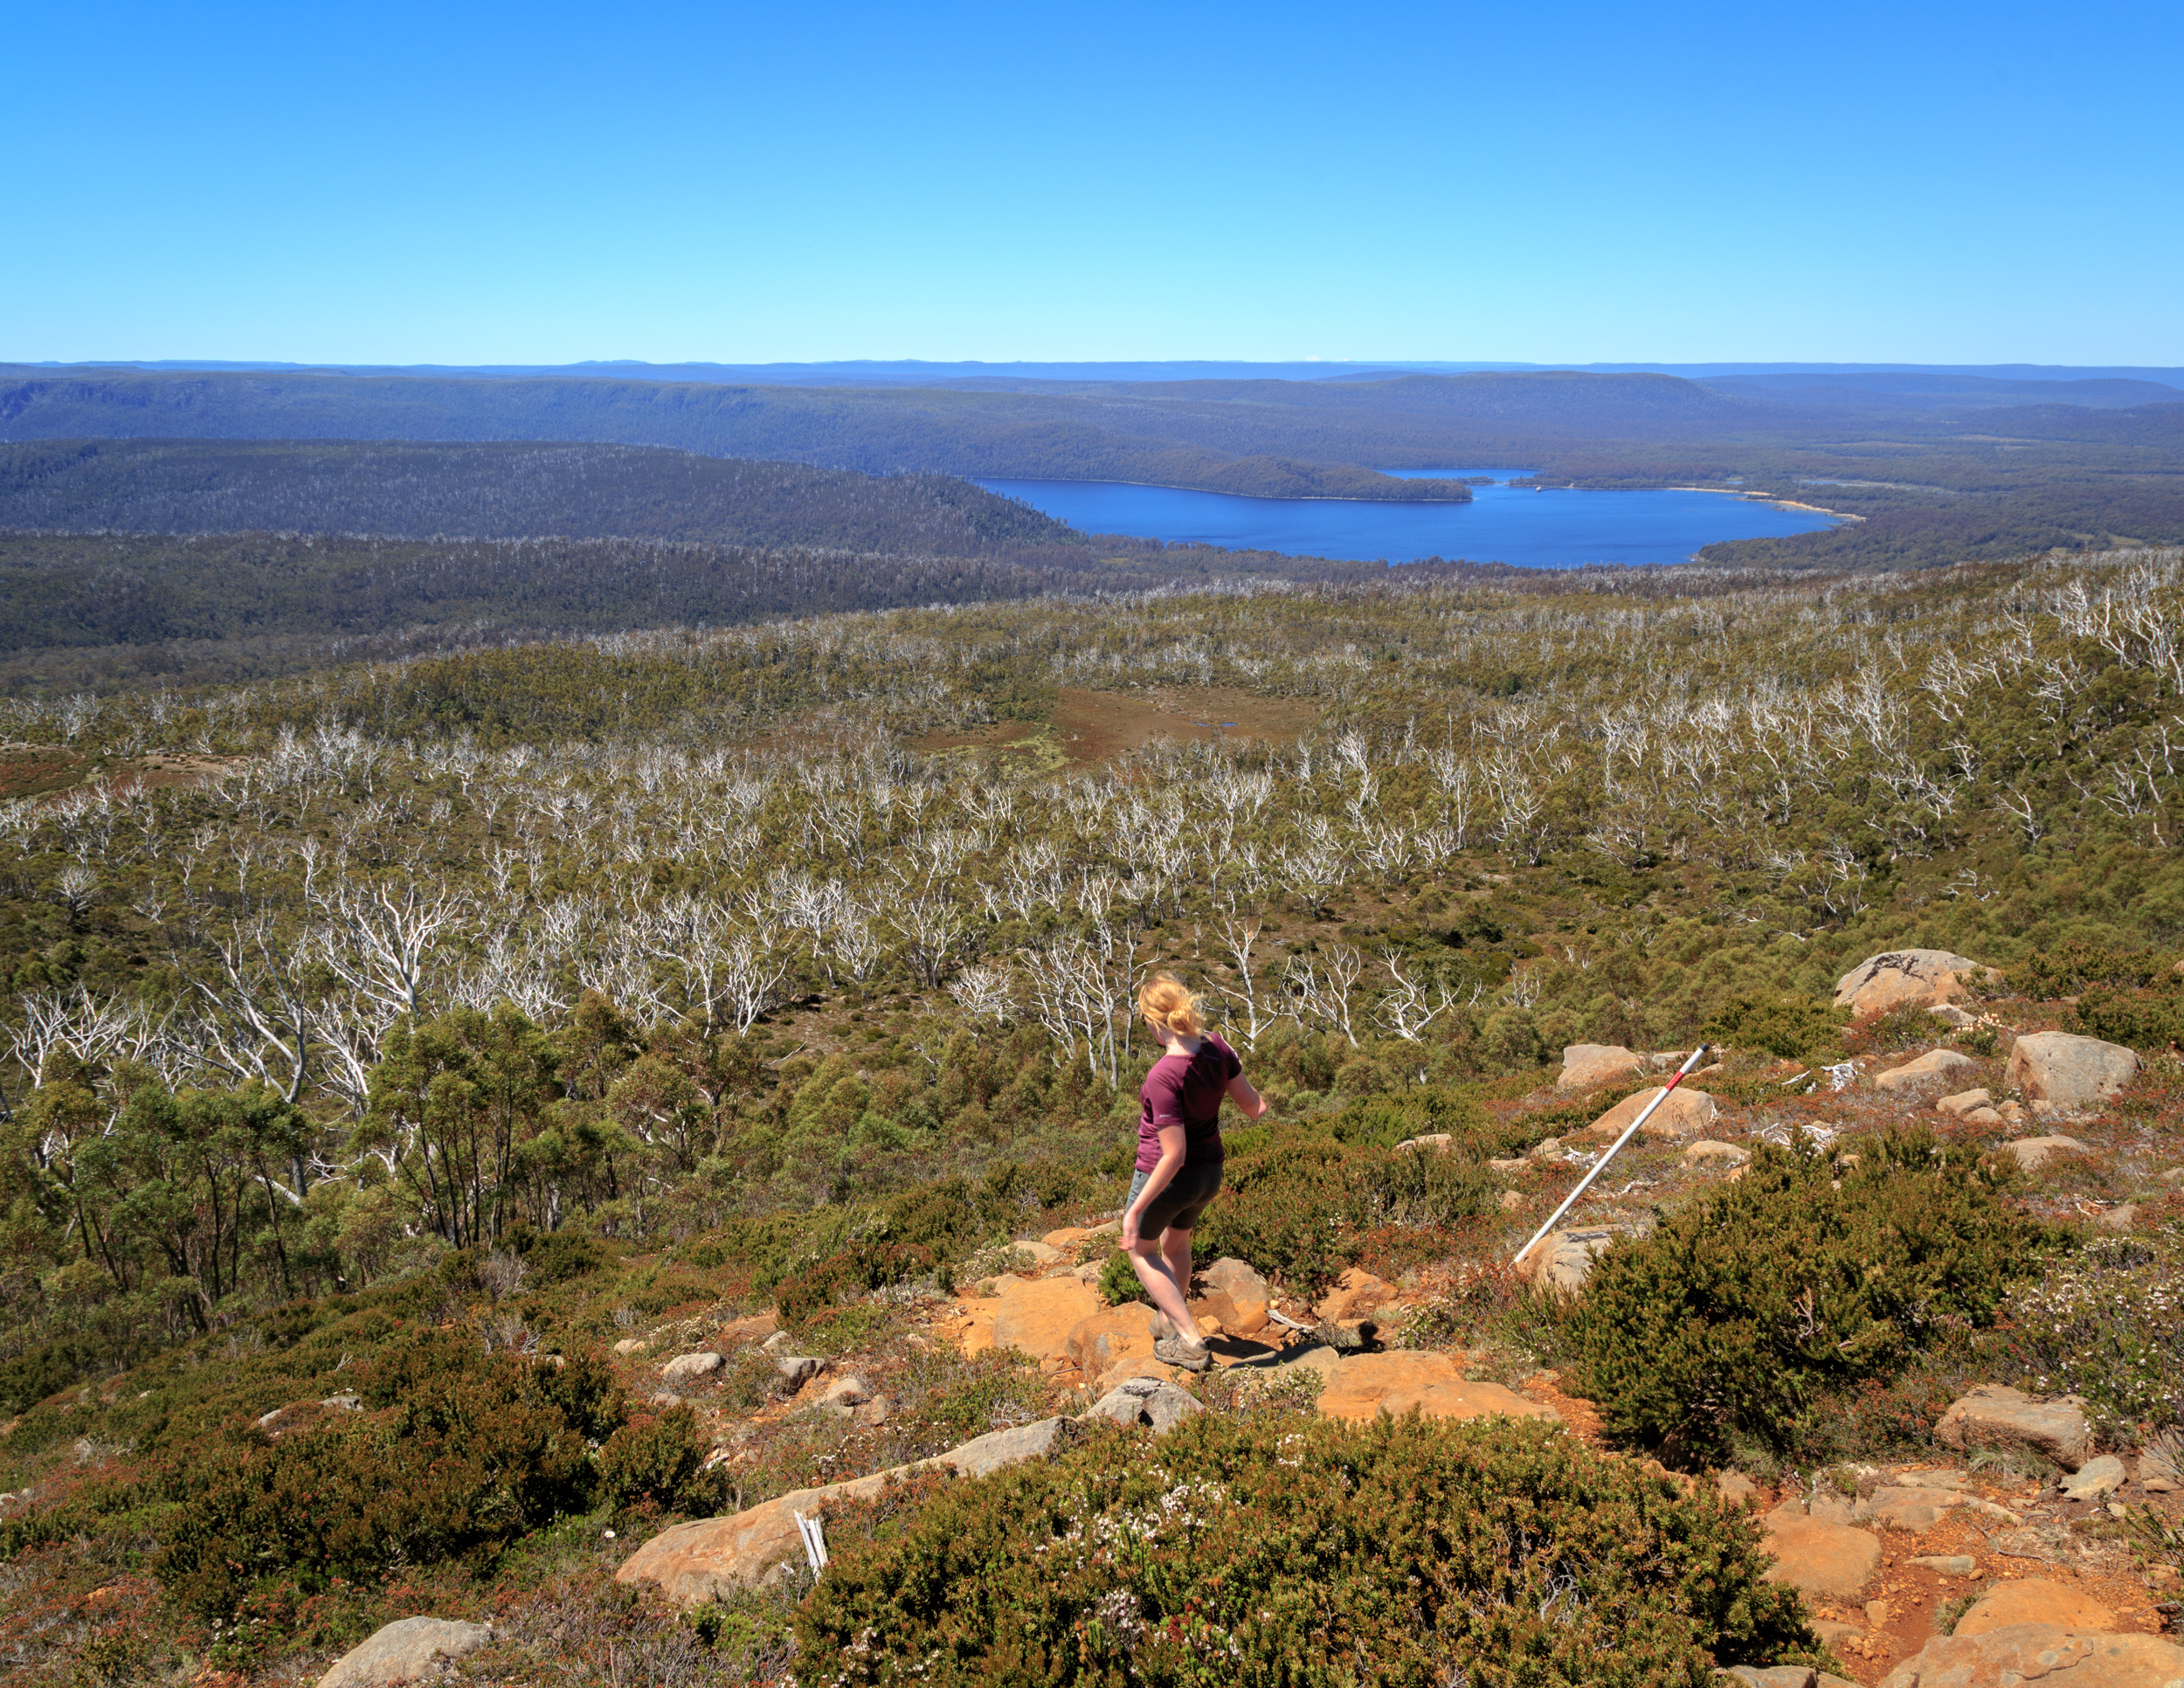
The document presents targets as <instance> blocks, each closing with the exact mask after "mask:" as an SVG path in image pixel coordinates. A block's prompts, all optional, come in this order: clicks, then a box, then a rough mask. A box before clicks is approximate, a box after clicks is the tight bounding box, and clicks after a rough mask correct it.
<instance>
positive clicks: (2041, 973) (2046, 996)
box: [2003, 938, 2176, 1002]
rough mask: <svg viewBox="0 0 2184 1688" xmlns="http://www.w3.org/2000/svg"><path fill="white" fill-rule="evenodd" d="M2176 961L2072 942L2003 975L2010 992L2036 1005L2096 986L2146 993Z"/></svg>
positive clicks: (2154, 953)
mask: <svg viewBox="0 0 2184 1688" xmlns="http://www.w3.org/2000/svg"><path fill="white" fill-rule="evenodd" d="M2175 960H2176V958H2175V957H2174V956H2172V955H2168V954H2166V953H2164V952H2163V951H2159V950H2114V949H2110V948H2108V947H2107V946H2106V945H2105V944H2087V943H2084V942H2081V941H2080V940H2078V939H2076V938H2073V939H2072V940H2071V941H2070V943H2068V944H2064V945H2063V947H2062V948H2061V949H2059V950H2040V951H2034V953H2033V954H2032V955H2031V956H2029V957H2028V958H2026V959H2025V960H2024V961H2023V962H2022V963H2020V964H2019V965H2016V966H2015V967H2012V968H2010V969H2009V971H2008V972H2007V973H2005V974H2004V975H2003V979H2004V981H2005V982H2006V983H2007V984H2008V986H2009V988H2010V989H2011V990H2013V991H2015V993H2017V994H2018V995H2019V996H2022V997H2028V998H2030V999H2031V1000H2033V1001H2035V1002H2051V1001H2053V1000H2055V999H2056V998H2057V997H2061V996H2077V995H2079V994H2081V993H2084V992H2085V991H2088V990H2091V988H2092V987H2094V986H2106V987H2108V988H2109V989H2111V990H2125V991H2131V990H2144V989H2146V987H2147V986H2154V985H2159V984H2160V983H2161V981H2162V979H2163V978H2164V976H2165V975H2166V976H2167V977H2168V978H2170V979H2174V978H2175V977H2176V975H2175V973H2174V972H2172V971H2171V970H2172V968H2173V967H2174V963H2175Z"/></svg>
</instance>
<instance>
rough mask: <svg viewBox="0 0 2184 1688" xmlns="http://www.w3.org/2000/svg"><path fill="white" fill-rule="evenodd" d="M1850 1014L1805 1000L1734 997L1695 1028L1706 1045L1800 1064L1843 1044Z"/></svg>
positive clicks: (1782, 997)
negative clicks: (1763, 1053) (1760, 1053)
mask: <svg viewBox="0 0 2184 1688" xmlns="http://www.w3.org/2000/svg"><path fill="white" fill-rule="evenodd" d="M1849 1019H1850V1013H1849V1010H1848V1009H1846V1008H1838V1007H1834V1006H1833V1005H1832V1004H1829V1003H1826V1002H1822V1001H1821V1000H1820V999H1819V998H1818V997H1810V996H1738V997H1733V998H1731V1000H1730V1001H1729V1004H1728V1006H1727V1007H1724V1008H1722V1009H1721V1010H1719V1011H1718V1012H1717V1013H1716V1014H1715V1015H1714V1017H1713V1018H1712V1019H1711V1020H1708V1021H1707V1022H1706V1024H1705V1025H1704V1026H1703V1027H1700V1028H1699V1035H1700V1036H1701V1037H1702V1038H1704V1039H1705V1040H1706V1041H1708V1042H1709V1043H1725V1044H1727V1045H1729V1046H1730V1047H1731V1048H1738V1049H1764V1050H1765V1051H1766V1053H1767V1054H1769V1055H1780V1057H1781V1058H1782V1059H1783V1060H1785V1061H1804V1060H1807V1059H1808V1058H1809V1057H1811V1056H1812V1055H1814V1054H1815V1053H1817V1052H1818V1051H1820V1050H1822V1049H1832V1048H1835V1046H1836V1045H1837V1044H1839V1043H1841V1042H1842V1028H1843V1027H1844V1026H1845V1025H1847V1024H1848V1023H1849Z"/></svg>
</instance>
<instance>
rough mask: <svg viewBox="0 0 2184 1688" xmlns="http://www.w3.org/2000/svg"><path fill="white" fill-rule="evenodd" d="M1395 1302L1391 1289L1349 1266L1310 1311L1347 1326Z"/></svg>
mask: <svg viewBox="0 0 2184 1688" xmlns="http://www.w3.org/2000/svg"><path fill="white" fill-rule="evenodd" d="M1394 1299H1395V1286H1394V1285H1393V1283H1385V1282H1383V1281H1382V1280H1381V1279H1379V1278H1377V1277H1375V1276H1372V1273H1370V1272H1368V1271H1365V1270H1363V1269H1360V1268H1358V1267H1356V1266H1352V1267H1351V1268H1350V1269H1348V1270H1347V1271H1345V1272H1344V1274H1343V1275H1342V1276H1340V1277H1338V1278H1337V1279H1336V1280H1335V1287H1334V1288H1333V1289H1331V1290H1329V1291H1328V1292H1327V1293H1326V1294H1325V1295H1324V1296H1322V1297H1320V1298H1319V1304H1318V1305H1317V1306H1316V1307H1314V1308H1313V1309H1312V1311H1314V1312H1316V1313H1317V1314H1318V1315H1319V1316H1320V1317H1321V1318H1330V1319H1333V1320H1335V1321H1336V1322H1337V1323H1338V1324H1347V1323H1349V1322H1351V1320H1354V1319H1357V1318H1361V1317H1362V1316H1363V1315H1365V1314H1366V1313H1369V1312H1371V1311H1372V1310H1373V1309H1374V1308H1375V1307H1378V1306H1379V1305H1381V1304H1383V1303H1385V1302H1390V1301H1393V1300H1394Z"/></svg>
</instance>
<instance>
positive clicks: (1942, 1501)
mask: <svg viewBox="0 0 2184 1688" xmlns="http://www.w3.org/2000/svg"><path fill="white" fill-rule="evenodd" d="M1970 1499H1972V1497H1971V1496H1970V1495H1967V1494H1966V1493H1965V1492H1964V1491H1962V1490H1960V1489H1925V1488H1912V1487H1909V1486H1905V1485H1894V1484H1891V1485H1890V1486H1887V1487H1884V1488H1880V1489H1876V1490H1875V1491H1873V1492H1872V1494H1871V1495H1870V1496H1868V1497H1867V1498H1865V1499H1863V1500H1861V1501H1860V1502H1859V1503H1858V1504H1857V1505H1856V1506H1855V1507H1853V1508H1852V1509H1851V1512H1850V1517H1851V1520H1852V1522H1854V1523H1857V1524H1878V1525H1883V1527H1885V1528H1887V1529H1890V1530H1910V1531H1914V1532H1916V1531H1921V1530H1931V1529H1932V1528H1933V1527H1934V1525H1937V1524H1939V1522H1940V1521H1941V1515H1942V1514H1943V1513H1944V1512H1947V1511H1949V1509H1950V1508H1952V1507H1953V1506H1961V1505H1965V1504H1966V1502H1967V1501H1969V1500H1970Z"/></svg>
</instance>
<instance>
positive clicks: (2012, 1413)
mask: <svg viewBox="0 0 2184 1688" xmlns="http://www.w3.org/2000/svg"><path fill="white" fill-rule="evenodd" d="M1934 1440H1935V1441H1937V1442H1940V1443H1941V1444H1942V1445H1943V1446H1944V1447H1946V1448H1960V1449H1974V1448H2026V1449H2031V1450H2032V1451H2033V1452H2034V1453H2036V1454H2039V1455H2040V1456H2042V1457H2043V1458H2046V1459H2049V1460H2052V1461H2054V1462H2055V1463H2056V1464H2057V1465H2060V1466H2061V1467H2063V1470H2066V1471H2075V1470H2077V1468H2078V1467H2079V1466H2081V1465H2083V1464H2084V1463H2085V1456H2086V1454H2087V1453H2088V1452H2089V1451H2090V1450H2091V1433H2090V1432H2089V1430H2088V1429H2087V1428H2086V1423H2085V1414H2084V1408H2083V1404H2082V1403H2081V1402H2080V1401H2077V1399H2076V1398H2075V1397H2073V1396H2069V1395H2065V1396H2064V1397H2063V1398H2062V1399H2061V1400H2059V1401H2035V1400H2033V1399H2032V1398H2031V1397H2030V1396H2028V1395H2026V1394H2022V1393H2021V1392H2020V1391H2018V1390H2015V1389H2012V1388H2009V1387H2006V1386H2004V1385H2002V1384H1998V1383H1983V1384H1981V1385H1980V1387H1978V1388H1976V1389H1974V1390H1973V1391H1972V1392H1971V1393H1970V1394H1967V1395H1965V1396H1964V1397H1962V1398H1961V1399H1960V1400H1958V1401H1954V1402H1952V1403H1951V1405H1950V1408H1949V1410H1948V1411H1947V1412H1946V1413H1944V1414H1943V1415H1941V1421H1940V1422H1939V1423H1938V1424H1936V1425H1935V1426H1934Z"/></svg>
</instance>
